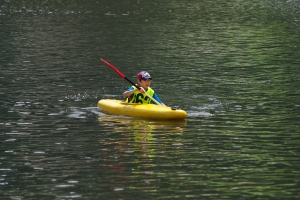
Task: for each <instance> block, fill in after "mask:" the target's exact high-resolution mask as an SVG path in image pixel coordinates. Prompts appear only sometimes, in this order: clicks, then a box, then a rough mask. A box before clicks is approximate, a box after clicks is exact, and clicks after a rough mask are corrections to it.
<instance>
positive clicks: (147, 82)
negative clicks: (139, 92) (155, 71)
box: [139, 79, 151, 89]
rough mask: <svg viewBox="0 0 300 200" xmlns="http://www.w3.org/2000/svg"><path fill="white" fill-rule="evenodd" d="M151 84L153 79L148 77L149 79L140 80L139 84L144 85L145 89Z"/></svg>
mask: <svg viewBox="0 0 300 200" xmlns="http://www.w3.org/2000/svg"><path fill="white" fill-rule="evenodd" d="M150 84H151V79H147V80H143V79H142V80H141V81H139V85H140V86H142V87H143V88H144V89H148V87H149V86H150Z"/></svg>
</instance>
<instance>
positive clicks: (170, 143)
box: [98, 115, 187, 195]
mask: <svg viewBox="0 0 300 200" xmlns="http://www.w3.org/2000/svg"><path fill="white" fill-rule="evenodd" d="M98 121H99V124H100V126H101V127H102V128H104V129H106V131H105V132H106V133H107V134H108V137H109V140H108V138H104V140H100V141H99V142H100V143H101V144H105V145H104V147H103V148H101V149H99V151H101V154H102V155H105V156H104V157H105V158H104V159H103V164H102V167H104V168H109V169H110V172H111V175H110V177H109V178H110V179H111V187H112V188H113V190H114V191H115V192H120V191H123V190H125V189H127V190H131V191H140V192H141V191H142V192H143V193H155V191H156V190H157V186H155V184H152V182H153V181H155V179H156V178H155V177H154V176H156V174H157V172H156V168H157V167H158V163H157V159H158V160H160V159H167V155H166V153H165V151H166V148H172V149H173V148H174V149H173V150H175V148H176V145H178V143H181V142H178V141H174V140H172V139H170V137H171V136H173V137H174V136H176V135H178V134H179V135H181V134H183V133H184V131H185V130H186V125H187V122H186V121H185V120H183V121H174V122H173V121H151V120H146V119H140V118H130V117H119V116H113V115H105V116H99V117H98ZM108 130H111V131H108ZM131 180H134V181H131ZM139 195H141V194H139Z"/></svg>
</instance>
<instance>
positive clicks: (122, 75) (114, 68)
mask: <svg viewBox="0 0 300 200" xmlns="http://www.w3.org/2000/svg"><path fill="white" fill-rule="evenodd" d="M100 60H101V61H102V62H104V63H105V64H107V65H108V66H110V67H111V68H112V69H113V70H114V71H115V72H117V73H118V74H119V75H120V76H121V77H122V78H123V79H125V80H126V81H128V82H129V83H131V85H133V86H135V87H136V88H140V87H139V86H137V85H136V84H135V83H133V82H132V81H131V80H129V79H128V78H127V77H126V76H125V75H124V74H123V73H122V72H120V71H119V70H118V69H117V68H116V67H114V66H113V65H112V64H110V63H109V62H107V61H106V60H104V59H103V58H100ZM145 95H146V96H147V97H149V98H150V99H151V100H152V101H154V102H155V103H156V104H157V105H161V106H165V105H164V104H161V103H159V102H158V101H156V100H155V99H154V98H153V97H151V96H150V95H149V94H148V93H147V92H145Z"/></svg>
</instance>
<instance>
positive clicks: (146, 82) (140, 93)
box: [123, 71, 165, 105]
mask: <svg viewBox="0 0 300 200" xmlns="http://www.w3.org/2000/svg"><path fill="white" fill-rule="evenodd" d="M151 80H152V78H151V76H150V74H149V73H148V72H146V71H141V72H140V73H138V75H137V82H138V86H139V87H140V88H139V89H138V88H136V87H134V86H131V87H130V88H129V89H128V90H126V91H125V92H124V93H123V97H124V98H126V102H127V103H141V104H150V103H152V104H155V102H153V101H152V100H151V99H150V98H149V97H147V96H146V95H145V93H146V92H147V94H149V95H150V96H151V97H153V99H155V100H156V101H158V102H159V103H161V104H162V105H165V104H163V103H162V102H161V100H160V99H159V97H158V96H157V94H156V93H155V92H154V90H153V89H152V88H150V84H151Z"/></svg>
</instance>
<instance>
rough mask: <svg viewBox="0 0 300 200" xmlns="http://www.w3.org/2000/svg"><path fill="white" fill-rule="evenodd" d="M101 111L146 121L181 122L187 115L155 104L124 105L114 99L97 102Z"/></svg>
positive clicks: (181, 111)
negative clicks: (145, 119) (141, 118)
mask: <svg viewBox="0 0 300 200" xmlns="http://www.w3.org/2000/svg"><path fill="white" fill-rule="evenodd" d="M98 107H99V108H101V109H102V111H104V112H106V113H109V114H113V115H127V116H131V117H143V118H148V119H163V120H182V119H185V118H186V116H187V114H186V112H185V111H184V110H180V109H172V108H171V107H165V106H160V105H155V104H137V103H126V102H124V101H120V100H115V99H102V100H100V101H99V102H98Z"/></svg>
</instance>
